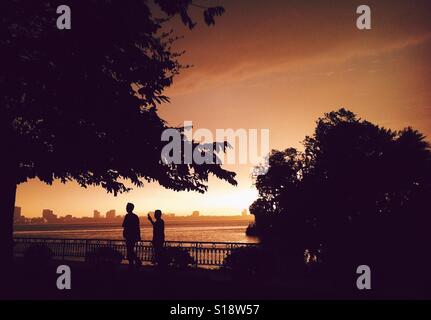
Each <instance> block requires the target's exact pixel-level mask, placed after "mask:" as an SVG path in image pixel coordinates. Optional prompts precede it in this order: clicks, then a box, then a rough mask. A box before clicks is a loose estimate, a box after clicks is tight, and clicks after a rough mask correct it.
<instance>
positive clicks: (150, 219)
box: [148, 214, 154, 226]
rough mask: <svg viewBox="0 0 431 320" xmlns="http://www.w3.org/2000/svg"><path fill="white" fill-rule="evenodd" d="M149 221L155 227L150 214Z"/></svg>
mask: <svg viewBox="0 0 431 320" xmlns="http://www.w3.org/2000/svg"><path fill="white" fill-rule="evenodd" d="M148 220H149V221H150V222H151V224H152V225H153V226H154V221H153V219H152V218H151V216H150V214H148Z"/></svg>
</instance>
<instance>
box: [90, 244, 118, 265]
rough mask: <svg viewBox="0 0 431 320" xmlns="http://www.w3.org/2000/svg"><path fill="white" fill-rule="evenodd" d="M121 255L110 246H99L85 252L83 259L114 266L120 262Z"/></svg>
mask: <svg viewBox="0 0 431 320" xmlns="http://www.w3.org/2000/svg"><path fill="white" fill-rule="evenodd" d="M123 258H124V257H123V255H122V254H121V252H119V251H118V250H116V249H114V248H111V247H100V248H96V249H94V250H91V251H89V252H87V253H86V255H85V261H86V262H88V263H90V264H92V265H97V266H115V265H119V264H121V261H122V260H123Z"/></svg>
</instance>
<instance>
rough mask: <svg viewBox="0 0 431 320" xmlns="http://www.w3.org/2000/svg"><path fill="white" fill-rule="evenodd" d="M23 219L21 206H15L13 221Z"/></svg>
mask: <svg viewBox="0 0 431 320" xmlns="http://www.w3.org/2000/svg"><path fill="white" fill-rule="evenodd" d="M20 220H21V207H15V208H14V210H13V221H15V222H17V221H20Z"/></svg>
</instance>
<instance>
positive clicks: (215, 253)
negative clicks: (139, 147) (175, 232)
mask: <svg viewBox="0 0 431 320" xmlns="http://www.w3.org/2000/svg"><path fill="white" fill-rule="evenodd" d="M14 242H15V245H14V254H15V255H16V256H22V255H24V253H25V251H26V250H27V249H28V248H29V247H30V246H32V245H42V246H44V247H47V248H49V249H50V250H51V251H52V254H53V257H54V258H57V259H62V260H84V259H85V257H86V256H87V254H88V253H90V252H94V250H96V249H98V248H102V247H109V248H112V249H115V250H117V251H118V252H120V253H121V254H122V255H123V257H125V256H126V243H125V241H124V240H104V239H55V238H14ZM253 246H258V244H256V243H240V242H192V241H189V242H186V241H165V247H166V248H172V247H174V248H181V249H183V250H187V251H188V253H189V254H190V256H191V257H192V258H193V260H194V262H195V266H196V267H198V266H221V265H222V264H223V261H224V259H225V258H226V257H227V256H228V255H229V254H230V253H231V252H232V251H233V250H235V249H237V248H242V247H253ZM136 254H137V255H138V257H139V258H140V259H141V261H142V262H149V263H152V262H153V257H154V252H153V246H152V243H151V241H148V240H144V241H140V242H138V243H137V244H136Z"/></svg>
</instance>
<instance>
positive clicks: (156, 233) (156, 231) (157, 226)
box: [148, 210, 165, 265]
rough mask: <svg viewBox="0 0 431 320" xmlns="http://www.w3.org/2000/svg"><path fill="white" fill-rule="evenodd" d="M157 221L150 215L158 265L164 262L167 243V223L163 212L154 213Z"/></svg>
mask: <svg viewBox="0 0 431 320" xmlns="http://www.w3.org/2000/svg"><path fill="white" fill-rule="evenodd" d="M154 217H155V218H156V221H153V219H152V218H151V215H150V214H148V220H149V221H150V222H151V224H152V225H153V248H154V255H155V260H156V262H157V264H158V265H160V264H161V262H162V254H163V246H164V243H165V222H164V221H163V219H162V211H160V210H156V211H154Z"/></svg>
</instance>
